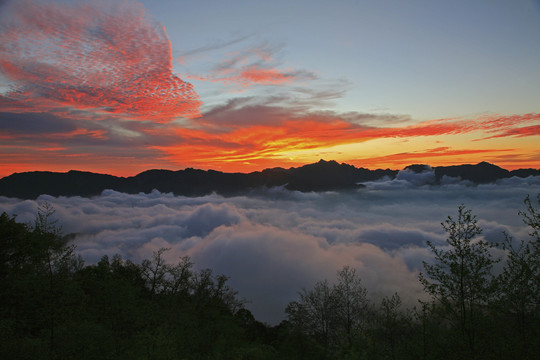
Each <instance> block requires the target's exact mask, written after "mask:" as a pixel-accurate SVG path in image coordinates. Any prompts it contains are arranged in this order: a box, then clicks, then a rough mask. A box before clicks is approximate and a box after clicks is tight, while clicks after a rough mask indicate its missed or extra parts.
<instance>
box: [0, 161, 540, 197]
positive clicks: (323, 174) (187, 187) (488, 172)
mask: <svg viewBox="0 0 540 360" xmlns="http://www.w3.org/2000/svg"><path fill="white" fill-rule="evenodd" d="M426 171H428V172H432V173H433V178H432V180H431V183H432V184H433V185H437V184H441V182H444V179H446V177H452V178H460V179H461V180H467V181H469V182H471V183H473V184H485V183H490V182H495V181H497V180H499V179H504V178H509V177H512V176H517V177H522V178H524V177H528V176H540V170H538V169H519V170H513V171H508V170H505V169H503V168H500V167H498V166H496V165H493V164H490V163H487V162H481V163H479V164H476V165H456V166H437V167H433V168H431V167H429V166H427V165H410V166H407V167H406V168H405V169H404V170H402V171H401V173H402V174H403V173H404V172H406V173H422V172H426ZM399 173H400V171H398V170H390V169H386V170H382V169H378V170H369V169H365V168H356V167H354V166H352V165H348V164H339V163H337V162H336V161H324V160H321V161H319V162H317V163H314V164H309V165H305V166H302V167H297V168H290V169H283V168H272V169H266V170H263V171H256V172H252V173H248V174H244V173H224V172H220V171H214V170H208V171H206V170H197V169H192V168H188V169H185V170H179V171H171V170H148V171H144V172H142V173H140V174H138V175H136V176H131V177H117V176H112V175H105V174H97V173H91V172H83V171H75V170H71V171H68V172H66V173H58V172H48V171H32V172H24V173H14V174H12V175H10V176H6V177H4V178H2V179H0V195H1V196H8V197H17V198H22V199H35V198H37V197H38V196H39V195H41V194H48V195H52V196H84V197H89V196H95V195H99V194H101V192H102V191H103V190H105V189H112V190H116V191H119V192H124V193H139V192H144V193H148V192H151V191H152V190H153V189H156V190H158V191H160V192H164V193H167V192H172V193H174V194H176V195H185V196H201V195H207V194H211V193H212V192H216V193H218V194H222V195H235V194H240V193H245V192H246V191H250V190H253V189H257V188H263V187H267V188H270V187H275V186H284V187H285V188H287V189H289V190H298V191H303V192H307V191H329V190H347V189H354V188H359V187H362V186H363V185H362V183H363V182H367V181H375V180H380V179H383V178H384V177H387V178H388V179H395V178H396V177H398V178H399V175H398V174H399Z"/></svg>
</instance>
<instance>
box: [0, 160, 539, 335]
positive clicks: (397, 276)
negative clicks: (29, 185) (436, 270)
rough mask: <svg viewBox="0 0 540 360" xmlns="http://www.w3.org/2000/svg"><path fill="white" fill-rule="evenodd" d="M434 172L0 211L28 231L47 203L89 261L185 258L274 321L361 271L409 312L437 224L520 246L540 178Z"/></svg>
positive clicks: (439, 237) (372, 287) (69, 200)
mask: <svg viewBox="0 0 540 360" xmlns="http://www.w3.org/2000/svg"><path fill="white" fill-rule="evenodd" d="M431 180H432V177H431V176H430V175H429V174H428V173H427V172H424V173H420V174H414V173H412V172H410V171H402V172H401V173H400V175H399V176H398V177H397V178H396V179H394V180H387V179H385V180H381V181H377V182H371V183H366V188H362V189H359V190H355V191H348V192H323V193H300V192H295V191H288V190H286V189H284V188H272V189H261V190H257V191H252V192H250V193H248V194H245V195H243V196H235V197H223V196H220V195H215V194H213V195H208V196H203V197H183V196H174V195H173V194H166V193H160V192H158V191H154V192H152V193H149V194H143V193H140V194H136V195H129V194H123V193H119V192H115V191H112V190H105V191H104V192H103V193H102V194H101V195H100V196H96V197H93V198H83V197H58V198H57V197H52V196H48V195H42V196H40V197H39V198H38V199H37V200H19V199H13V198H6V197H0V211H6V212H7V213H8V214H12V215H14V214H16V215H17V219H18V221H22V222H32V221H33V219H34V217H35V214H36V210H37V207H38V204H39V203H40V202H43V201H47V202H49V203H50V204H52V205H53V206H54V208H55V209H56V214H55V215H56V217H57V219H58V220H59V223H61V225H62V228H63V231H64V233H65V234H68V233H74V234H76V236H75V238H74V243H75V244H76V246H77V251H78V252H79V253H80V254H81V255H82V256H83V258H84V259H85V261H86V263H87V264H91V263H95V262H97V261H99V259H100V258H101V257H102V256H103V255H105V254H107V255H109V256H111V255H114V254H120V255H122V257H124V258H129V259H132V260H134V261H136V262H140V261H141V260H142V259H145V258H150V257H151V256H152V252H153V251H156V250H158V249H160V248H164V247H165V248H170V251H168V252H166V254H165V257H166V259H167V261H168V262H169V263H176V262H177V261H178V260H179V257H181V256H185V255H189V256H190V257H191V259H192V261H193V262H194V263H195V267H196V268H197V269H203V268H211V269H213V270H214V272H215V273H216V274H225V275H227V276H229V277H230V280H229V284H230V285H231V286H232V287H233V288H234V289H236V290H238V291H239V294H240V296H241V297H244V298H246V299H247V300H248V301H249V303H248V304H247V305H246V306H247V307H248V308H249V309H250V310H251V311H252V312H253V314H254V315H255V317H256V318H257V319H258V320H260V321H264V322H267V323H270V324H276V323H279V321H281V320H283V319H284V318H285V314H284V309H285V307H286V305H287V303H288V302H290V301H292V300H295V299H296V298H297V292H298V291H300V290H301V289H302V288H311V287H312V286H313V285H314V283H315V282H316V281H318V280H322V279H328V280H330V281H332V280H334V279H335V275H336V272H337V271H338V270H339V269H341V268H342V267H343V266H345V265H348V266H351V267H354V268H356V269H357V272H358V274H359V275H360V276H361V277H362V281H363V283H364V285H365V286H366V287H367V289H368V291H369V293H370V294H371V295H372V296H373V298H374V299H380V297H382V296H384V295H390V294H392V293H393V292H396V291H397V292H398V293H399V294H400V295H401V297H402V299H404V301H405V303H407V304H409V305H412V304H414V303H415V302H416V299H418V298H421V297H423V296H425V295H423V291H422V287H421V285H420V284H419V282H418V273H419V271H421V270H422V261H423V260H426V261H429V260H430V259H431V258H432V256H431V253H430V251H429V249H428V248H427V247H426V241H427V240H431V241H432V242H433V243H434V244H437V245H441V246H444V241H445V239H446V236H445V235H446V234H445V233H444V230H443V229H442V227H441V224H440V223H441V222H442V221H444V220H445V219H446V218H447V216H449V215H450V216H453V217H455V216H456V214H457V208H458V206H459V205H460V204H465V205H466V207H467V208H469V209H471V210H472V211H473V214H475V215H476V216H477V218H478V220H479V225H480V226H481V227H482V228H483V230H484V231H483V234H482V236H483V237H485V238H486V239H488V240H490V241H499V242H500V241H501V240H502V239H503V231H505V232H507V233H509V234H511V235H513V236H515V237H516V238H525V237H527V236H528V235H527V234H528V229H527V228H526V227H525V226H524V225H523V223H522V221H521V218H520V217H519V216H518V211H520V210H524V205H523V200H524V199H525V197H526V196H527V195H528V194H530V195H531V197H532V198H533V199H534V200H535V199H536V194H538V193H540V177H529V178H526V179H520V178H510V179H505V180H502V181H499V182H498V183H496V184H488V185H478V186H473V185H471V184H468V183H464V182H460V181H459V180H458V179H447V181H445V184H444V185H441V186H432V185H428V183H429V182H430V181H431Z"/></svg>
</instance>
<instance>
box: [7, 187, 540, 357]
mask: <svg viewBox="0 0 540 360" xmlns="http://www.w3.org/2000/svg"><path fill="white" fill-rule="evenodd" d="M539 204H540V197H538V198H537V199H535V200H531V199H530V198H527V199H525V201H524V208H523V211H522V212H520V213H519V214H516V216H520V217H521V218H522V220H523V222H524V226H527V228H528V232H529V234H530V236H529V237H528V238H524V239H513V238H511V237H510V236H506V238H505V241H504V242H503V243H501V244H493V243H488V242H486V241H484V240H483V238H481V237H480V235H481V233H482V229H481V228H480V227H479V226H478V224H477V220H476V217H475V216H474V214H473V213H472V211H471V210H470V209H467V208H466V207H465V206H460V207H459V208H458V209H457V214H456V215H454V214H452V215H451V216H449V217H448V218H447V219H446V220H445V221H444V222H443V223H442V226H443V228H444V230H445V231H446V233H447V242H446V245H445V246H443V247H436V246H434V245H433V244H431V243H429V242H428V243H427V244H426V246H427V247H428V248H429V249H430V250H431V251H432V253H433V256H434V261H429V262H425V263H424V268H423V270H422V271H421V274H420V276H419V281H420V282H421V284H422V285H423V286H424V290H425V293H426V299H425V300H424V301H418V302H417V305H416V306H415V307H413V308H407V307H406V306H405V305H404V303H405V301H403V300H404V299H402V298H401V297H400V295H399V294H397V293H395V294H393V295H391V296H387V297H385V298H383V299H382V301H380V302H374V301H373V300H372V298H371V297H370V293H369V289H366V288H365V287H364V286H363V282H362V279H361V278H360V277H359V276H358V274H357V273H356V270H355V269H354V268H350V267H344V268H343V269H339V270H338V276H337V281H336V282H335V283H330V282H329V281H327V280H325V279H321V280H320V281H319V282H317V283H316V284H315V285H314V287H313V288H310V289H298V291H299V292H298V297H297V299H296V300H295V301H292V302H290V303H289V305H288V306H287V308H286V309H285V311H286V314H287V320H285V321H283V322H282V323H280V324H279V325H277V326H269V325H267V324H263V323H261V322H259V321H257V320H256V319H255V318H254V317H253V315H252V314H251V313H250V311H249V310H247V309H246V308H245V307H244V305H245V300H243V299H241V298H239V296H238V294H237V292H236V291H235V290H234V289H232V288H230V286H229V285H228V278H227V276H226V275H216V274H214V273H213V272H212V270H210V269H206V270H201V271H196V270H195V269H194V266H193V265H194V264H193V263H192V262H191V260H190V259H189V258H188V257H184V258H180V259H178V262H177V263H175V264H169V263H166V262H165V260H164V256H163V255H164V253H165V252H166V251H167V249H161V250H159V251H157V252H155V253H154V255H153V257H152V258H151V259H148V260H144V261H142V262H141V263H140V264H137V263H134V262H132V261H130V260H127V259H122V258H121V257H120V256H114V257H112V258H109V257H107V256H103V257H102V259H101V261H99V262H98V263H97V264H92V265H85V264H84V262H83V260H82V259H81V258H80V257H79V256H77V254H76V244H73V243H69V242H68V241H67V238H66V237H64V236H63V234H62V232H61V228H60V226H59V224H57V223H56V222H55V220H54V216H53V214H54V209H53V208H52V207H51V206H50V205H48V204H47V203H45V204H43V206H42V207H41V208H39V209H38V212H37V215H36V219H35V222H34V223H33V224H23V223H19V222H17V219H16V217H13V216H9V215H7V214H6V213H3V214H2V215H0V259H1V260H0V277H1V279H0V280H1V282H2V288H1V292H0V302H1V303H2V308H1V312H0V357H1V358H3V359H509V358H515V359H535V358H537V354H538V353H540V340H539V339H540V308H539V303H540V232H539V231H540V211H539V210H538V205H539Z"/></svg>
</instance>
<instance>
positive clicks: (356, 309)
mask: <svg viewBox="0 0 540 360" xmlns="http://www.w3.org/2000/svg"><path fill="white" fill-rule="evenodd" d="M334 297H335V298H336V318H337V319H336V320H337V323H338V326H339V329H340V332H342V333H344V334H345V336H346V339H347V342H348V346H349V347H350V346H352V344H353V338H354V337H355V335H356V334H358V333H361V332H363V331H364V330H365V325H366V322H367V317H368V315H369V301H368V299H367V290H366V288H364V287H363V286H362V279H361V278H360V277H359V276H358V275H357V274H356V269H354V268H351V267H349V266H345V267H343V269H342V270H340V271H339V272H338V283H337V284H336V285H335V286H334Z"/></svg>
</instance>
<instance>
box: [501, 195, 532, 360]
mask: <svg viewBox="0 0 540 360" xmlns="http://www.w3.org/2000/svg"><path fill="white" fill-rule="evenodd" d="M537 201H538V204H540V194H538V196H537ZM524 203H525V211H520V212H519V215H520V216H521V217H522V220H523V222H524V223H525V224H526V225H527V226H528V227H529V229H530V232H529V236H530V237H529V238H528V239H520V240H519V241H516V240H515V239H513V238H512V237H511V236H510V235H508V234H505V240H504V242H503V249H505V250H506V252H507V259H506V263H505V266H504V268H503V271H502V273H501V274H500V276H499V282H500V285H501V299H500V307H499V309H500V311H501V313H503V314H505V313H506V314H508V315H509V316H510V319H509V320H510V322H509V324H513V325H514V326H508V324H506V328H510V329H512V330H511V331H512V332H515V333H516V335H517V337H514V336H508V335H507V336H505V338H506V339H514V340H513V341H514V342H516V341H517V342H519V343H521V347H520V348H521V349H522V351H523V353H522V354H521V357H522V358H526V356H527V355H526V354H533V353H535V351H536V352H537V351H538V349H536V350H535V349H534V348H533V341H534V340H535V339H537V338H538V336H540V331H539V330H538V328H539V326H538V325H539V324H538V323H539V321H540V211H539V210H538V209H536V208H535V207H534V206H533V204H532V203H531V199H530V197H529V196H527V197H526V198H525V200H524ZM516 243H517V244H516ZM510 335H512V334H510ZM539 345H540V344H539V343H538V341H536V346H537V347H538V346H539Z"/></svg>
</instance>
